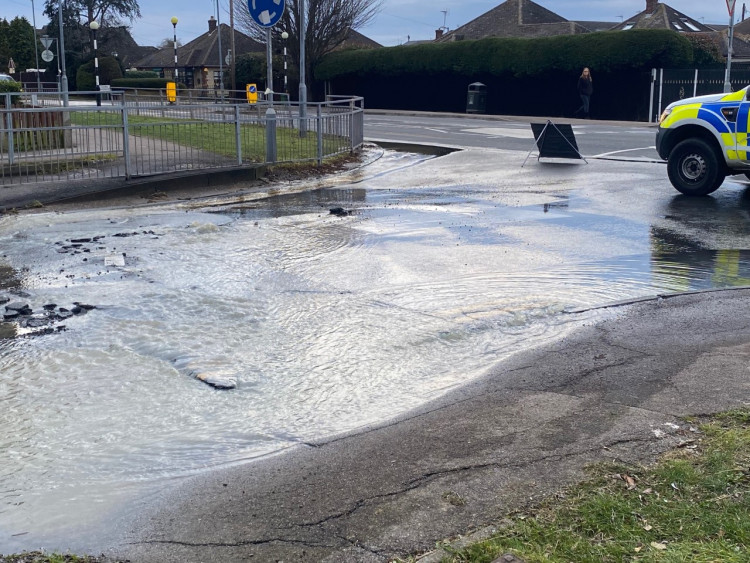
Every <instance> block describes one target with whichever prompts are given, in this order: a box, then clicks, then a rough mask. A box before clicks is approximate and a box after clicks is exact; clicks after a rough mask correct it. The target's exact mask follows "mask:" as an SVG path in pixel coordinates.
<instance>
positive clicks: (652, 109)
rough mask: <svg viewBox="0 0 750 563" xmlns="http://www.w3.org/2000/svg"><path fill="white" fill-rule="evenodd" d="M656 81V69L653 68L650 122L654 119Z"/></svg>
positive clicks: (649, 107)
mask: <svg viewBox="0 0 750 563" xmlns="http://www.w3.org/2000/svg"><path fill="white" fill-rule="evenodd" d="M655 83H656V69H655V68H652V69H651V98H649V103H648V122H649V123H652V122H653V121H654V84H655Z"/></svg>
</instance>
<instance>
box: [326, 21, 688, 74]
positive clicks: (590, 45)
mask: <svg viewBox="0 0 750 563" xmlns="http://www.w3.org/2000/svg"><path fill="white" fill-rule="evenodd" d="M693 51H694V47H693V44H691V42H690V41H689V40H688V39H686V38H685V37H684V36H682V35H680V34H678V33H676V32H673V31H669V30H632V31H628V32H621V31H616V32H612V31H604V32H599V33H586V34H580V35H562V36H556V37H544V38H538V39H518V38H489V39H480V40H478V41H456V42H450V43H428V44H423V45H414V46H399V47H386V48H382V49H371V50H366V51H342V52H336V53H332V54H330V55H328V56H326V57H325V58H324V59H323V61H322V62H321V63H320V64H319V65H318V66H317V67H316V68H315V78H316V79H317V80H333V79H335V78H339V77H343V76H347V75H356V76H365V75H371V74H379V75H387V76H392V77H393V76H400V75H405V74H415V73H421V74H428V75H431V74H440V73H446V72H447V73H453V74H462V75H475V74H490V75H495V76H500V75H505V74H510V75H513V76H516V77H523V76H534V75H538V74H541V73H544V72H546V71H549V70H556V71H565V72H574V71H580V69H581V68H582V67H584V66H588V67H590V68H596V69H597V70H598V71H599V72H611V71H616V70H620V69H632V68H652V67H664V68H681V67H686V66H690V65H692V63H693V59H694V53H693Z"/></svg>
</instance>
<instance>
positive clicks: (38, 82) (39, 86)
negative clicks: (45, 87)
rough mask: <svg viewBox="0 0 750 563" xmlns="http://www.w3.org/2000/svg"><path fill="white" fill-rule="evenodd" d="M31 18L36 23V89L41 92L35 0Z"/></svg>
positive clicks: (32, 5) (32, 2) (32, 3)
mask: <svg viewBox="0 0 750 563" xmlns="http://www.w3.org/2000/svg"><path fill="white" fill-rule="evenodd" d="M31 20H32V22H33V25H34V57H35V60H36V69H35V70H36V91H37V92H41V91H42V83H41V79H40V78H39V46H38V45H37V43H38V42H39V39H38V38H37V36H36V10H35V9H34V0H31Z"/></svg>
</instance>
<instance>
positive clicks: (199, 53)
mask: <svg viewBox="0 0 750 563" xmlns="http://www.w3.org/2000/svg"><path fill="white" fill-rule="evenodd" d="M219 28H220V30H221V50H222V51H223V52H222V53H219V34H218V32H217V29H219ZM230 33H231V29H230V27H229V26H228V25H226V24H221V26H217V28H216V29H214V30H213V31H208V32H206V33H204V34H203V35H200V36H199V37H196V38H195V39H193V40H192V41H191V42H190V43H186V44H185V45H183V46H182V47H178V48H177V66H178V67H179V68H184V67H204V66H205V67H218V66H219V56H221V57H222V60H223V58H224V57H226V55H227V51H228V50H229V49H230V48H231V41H230ZM234 44H235V50H236V51H237V52H236V53H234V55H235V56H239V55H244V54H245V53H256V52H265V49H266V47H265V45H263V44H262V43H259V42H258V41H255V40H254V39H252V38H250V37H248V36H247V35H245V34H244V33H242V32H239V31H237V30H235V32H234ZM173 65H174V49H173V48H169V47H168V48H165V49H159V50H158V51H156V52H155V53H152V54H151V55H148V56H146V57H144V58H143V59H141V60H140V61H138V62H137V63H136V64H135V66H136V67H137V68H165V67H166V68H171V67H172V66H173Z"/></svg>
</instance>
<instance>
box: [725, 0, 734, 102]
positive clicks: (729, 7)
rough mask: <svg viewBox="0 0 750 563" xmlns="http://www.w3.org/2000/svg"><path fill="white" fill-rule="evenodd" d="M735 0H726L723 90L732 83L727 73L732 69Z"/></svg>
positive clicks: (729, 89)
mask: <svg viewBox="0 0 750 563" xmlns="http://www.w3.org/2000/svg"><path fill="white" fill-rule="evenodd" d="M735 2H736V0H727V10H729V43H728V45H727V70H726V71H725V72H724V92H725V93H729V92H731V91H732V84H731V83H730V81H729V78H730V76H729V74H730V72H731V70H732V43H733V40H734V5H735Z"/></svg>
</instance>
